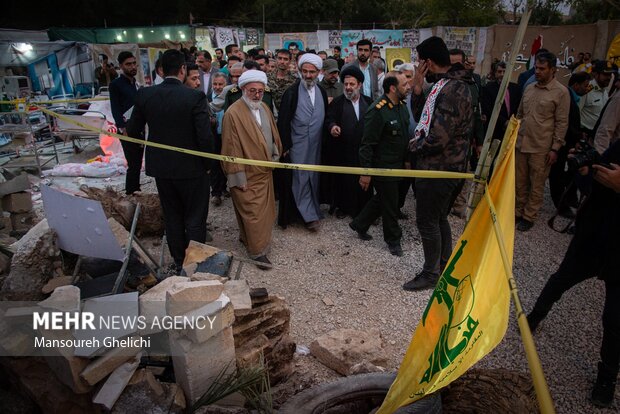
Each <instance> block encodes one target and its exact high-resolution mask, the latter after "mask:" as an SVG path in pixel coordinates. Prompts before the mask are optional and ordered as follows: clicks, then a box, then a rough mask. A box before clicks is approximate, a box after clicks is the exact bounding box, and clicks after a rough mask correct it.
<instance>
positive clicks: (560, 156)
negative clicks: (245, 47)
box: [101, 37, 620, 405]
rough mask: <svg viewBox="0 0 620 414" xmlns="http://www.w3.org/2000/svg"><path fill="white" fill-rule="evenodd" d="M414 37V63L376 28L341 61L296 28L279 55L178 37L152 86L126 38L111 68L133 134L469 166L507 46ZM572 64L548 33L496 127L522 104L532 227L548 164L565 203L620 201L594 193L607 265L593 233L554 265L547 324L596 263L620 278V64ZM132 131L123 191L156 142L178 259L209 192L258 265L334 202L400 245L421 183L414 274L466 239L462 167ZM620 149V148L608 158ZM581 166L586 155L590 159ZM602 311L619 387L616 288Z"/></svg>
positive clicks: (126, 130) (521, 145)
mask: <svg viewBox="0 0 620 414" xmlns="http://www.w3.org/2000/svg"><path fill="white" fill-rule="evenodd" d="M416 51H417V55H418V62H417V66H416V65H414V64H412V63H404V64H402V65H400V66H397V67H395V68H393V69H392V70H390V71H387V72H386V66H385V61H383V59H382V58H381V55H380V50H379V49H378V48H377V47H373V45H372V43H371V42H370V41H369V40H366V39H363V40H360V41H359V42H358V43H357V56H356V57H355V58H354V59H353V60H352V61H351V60H350V59H349V60H350V61H345V60H344V59H343V58H342V57H341V55H340V49H339V48H335V49H334V51H333V55H332V56H329V57H328V54H327V53H326V52H319V53H315V51H302V50H301V49H300V48H299V45H297V44H295V43H294V42H293V43H290V44H289V45H288V48H286V49H281V50H278V51H276V52H275V54H273V55H271V54H265V50H264V49H260V48H258V49H252V50H250V51H248V52H247V53H246V52H243V51H241V50H240V49H239V47H238V45H234V44H232V45H228V46H226V48H225V49H224V50H221V49H217V50H216V59H215V60H213V57H212V56H211V54H210V53H209V52H207V51H198V50H192V51H190V52H189V53H188V52H186V53H183V52H181V51H178V50H168V51H166V52H165V53H163V55H162V56H161V58H160V59H159V60H158V62H157V64H156V70H155V71H156V75H155V77H156V79H157V81H156V82H155V83H156V84H157V86H155V87H150V88H139V87H138V85H137V83H136V81H135V76H136V70H137V64H136V58H135V57H134V56H133V55H132V54H131V53H129V52H122V53H121V54H120V55H119V57H118V64H119V67H120V69H121V74H120V76H118V77H117V78H115V79H112V80H110V81H109V88H110V101H111V106H112V113H113V116H114V119H115V122H116V126H117V128H118V131H119V133H121V134H125V135H128V136H131V137H145V138H146V139H148V140H149V141H153V142H157V143H161V144H166V145H170V146H173V147H179V148H184V149H189V150H196V151H203V152H210V153H215V154H221V155H224V156H230V157H237V158H244V159H251V160H258V161H271V162H285V163H293V164H310V165H335V166H343V167H367V168H381V169H402V168H414V169H418V170H433V171H450V172H465V171H468V170H471V169H472V168H475V165H476V163H477V157H478V156H479V154H480V149H481V146H482V143H483V139H484V136H485V133H486V130H487V129H488V127H489V120H490V118H491V113H492V111H493V108H494V106H495V101H496V98H497V96H498V94H499V91H500V84H501V82H502V79H503V77H504V73H505V70H506V64H505V63H504V62H501V61H495V62H494V63H493V65H492V68H491V72H490V73H489V74H488V75H487V76H480V75H478V74H476V73H474V68H475V64H476V62H475V59H474V58H473V57H472V56H466V55H465V53H463V52H462V51H461V50H458V49H454V50H448V48H447V47H446V44H445V43H444V41H443V40H442V39H441V38H439V37H431V38H429V39H426V40H425V41H423V42H422V43H420V44H419V45H418V46H417V48H416ZM579 68H581V69H579ZM575 69H576V70H575V72H574V73H573V74H572V75H571V76H570V79H569V81H568V87H566V86H564V85H563V84H562V83H561V82H560V81H559V80H558V79H557V58H556V56H555V55H553V54H552V53H551V52H549V51H548V50H545V49H540V50H539V51H538V52H537V53H536V55H535V59H534V66H533V67H532V68H531V69H529V70H526V71H525V72H523V73H522V74H521V75H520V76H519V82H518V83H512V82H510V83H509V85H508V88H507V91H506V94H505V97H504V99H503V101H502V104H501V108H500V112H499V117H498V121H497V124H496V126H495V128H494V130H493V132H492V136H493V138H494V139H498V140H501V139H503V137H504V134H505V131H506V128H507V124H508V122H509V119H510V118H511V116H513V115H514V116H517V117H518V118H520V119H521V127H520V129H519V131H518V138H517V143H516V150H515V151H516V188H515V192H516V209H515V220H516V228H517V229H518V230H519V231H522V232H527V231H529V230H530V229H531V228H532V227H533V226H534V223H535V222H536V220H537V218H538V215H539V211H540V209H541V206H542V204H543V195H544V186H545V183H546V180H547V179H549V182H550V190H551V196H552V200H553V202H554V204H555V205H556V207H557V209H558V214H560V215H564V216H567V217H573V216H574V215H575V211H576V209H577V207H579V200H580V198H579V197H578V195H579V194H593V198H594V199H595V200H596V199H597V197H598V199H603V200H606V202H607V203H608V204H609V203H611V204H610V205H611V206H612V207H611V208H612V210H609V208H610V205H606V206H605V207H599V208H598V210H597V209H596V208H595V209H594V210H593V211H600V210H601V209H603V210H604V211H605V212H610V211H611V212H612V213H610V214H612V216H615V217H616V218H615V221H613V220H612V221H611V222H610V221H603V222H601V221H600V220H599V221H598V222H596V223H595V224H594V226H595V227H596V229H597V230H596V231H597V232H595V233H594V235H596V236H597V243H589V242H585V243H586V244H587V245H588V246H590V247H591V246H600V248H599V249H598V250H596V252H595V253H596V255H595V256H596V257H597V258H598V259H600V260H602V262H601V261H599V262H597V263H598V264H597V265H596V266H594V265H593V267H592V268H590V269H587V270H586V269H584V268H583V266H580V265H575V263H574V260H575V257H582V256H583V249H581V250H579V249H580V248H581V247H580V246H583V244H584V242H583V241H580V242H579V243H577V244H578V245H576V246H573V244H571V249H572V250H570V260H568V259H566V258H565V261H567V260H568V261H567V263H566V264H563V267H561V269H560V270H559V271H558V273H557V274H556V275H554V276H553V277H552V279H550V281H549V284H548V285H550V287H549V286H547V287H546V288H545V290H544V291H543V294H541V298H540V299H539V301H538V302H537V305H536V308H535V309H534V311H533V312H532V314H531V315H530V318H529V319H530V324H531V325H532V328H533V329H535V328H536V326H537V325H538V324H539V323H540V321H541V320H542V319H543V318H544V317H545V316H546V314H547V313H548V312H549V310H550V309H551V306H552V305H553V303H554V302H555V301H557V300H558V299H559V297H560V296H561V295H562V293H563V292H564V291H565V290H567V289H569V288H570V287H571V286H573V285H574V284H576V283H579V282H580V281H582V280H584V279H586V278H588V277H592V276H599V277H602V278H608V279H606V283H607V293H608V297H609V295H610V294H612V293H613V292H616V291H617V289H618V287H619V283H618V282H617V280H615V279H617V278H615V279H612V278H611V276H609V275H611V274H612V273H613V272H612V271H610V269H612V268H613V269H617V266H616V264H617V261H618V259H617V254H615V255H613V254H611V253H610V254H609V255H608V256H609V257H611V256H613V257H616V258H615V259H613V260H611V259H609V257H608V256H605V254H607V253H609V252H611V251H612V250H613V249H615V250H616V253H617V250H618V247H619V246H618V241H617V240H618V239H617V235H616V236H613V237H612V236H611V235H613V234H617V233H615V232H617V231H618V227H619V226H618V222H619V220H618V218H617V212H618V211H619V210H617V209H618V207H619V206H620V204H619V197H618V193H619V192H620V167H618V165H617V164H618V163H619V162H620V150H619V149H618V148H620V143H619V142H618V141H620V140H619V137H620V126H619V124H620V113H619V112H620V105H619V103H620V102H619V100H620V92H617V90H618V89H620V80H619V77H618V73H617V68H616V66H614V65H613V64H611V63H609V62H607V61H604V60H598V61H594V62H592V64H591V65H581V66H578V67H576V68H575ZM101 76H102V77H104V76H105V77H106V80H109V79H110V78H111V76H110V74H107V75H106V74H105V73H102V74H101ZM612 79H613V82H612ZM147 125H148V132H147V131H146V128H145V127H146V126H147ZM122 144H123V150H124V152H125V157H126V159H127V163H128V172H127V177H126V192H127V193H128V194H131V193H133V192H136V191H139V190H140V181H139V179H140V169H141V165H142V157H143V153H145V166H146V174H147V175H149V176H152V177H155V181H156V184H157V189H158V192H159V196H160V199H161V204H162V208H163V212H164V219H165V224H166V234H167V237H168V244H169V249H170V252H171V255H172V257H173V259H174V265H173V268H174V269H173V270H174V271H180V269H181V267H182V263H183V260H184V257H185V249H186V247H187V245H188V243H189V241H190V240H195V241H198V242H205V241H209V240H210V238H211V236H210V235H209V234H208V232H207V229H206V221H207V215H208V211H209V204H210V203H211V204H212V205H213V206H215V207H219V206H220V205H222V198H223V197H227V196H230V197H231V198H232V202H233V206H234V211H235V215H236V219H237V223H238V226H239V240H240V242H241V243H243V245H244V246H245V247H246V249H247V252H248V255H249V256H250V257H251V258H252V259H254V260H255V262H256V264H257V266H258V267H259V268H261V269H265V270H266V269H269V268H271V267H272V264H271V262H270V260H269V258H268V257H267V254H268V252H269V246H270V243H271V238H272V228H273V226H274V224H275V223H276V221H277V223H278V225H279V226H281V227H282V228H283V229H286V228H287V226H289V225H291V224H295V223H299V224H301V225H303V226H305V228H307V230H308V231H310V232H317V231H320V227H321V221H322V219H323V218H324V213H323V210H322V209H321V205H325V204H327V205H329V210H328V211H329V214H335V215H336V217H337V218H345V217H347V216H348V217H350V219H351V221H350V222H349V227H350V228H351V229H352V230H353V231H354V232H355V233H356V234H357V236H358V237H359V239H361V240H362V241H367V240H370V239H371V238H372V236H371V235H370V234H369V232H368V230H369V228H370V226H372V225H376V224H377V223H378V219H379V218H380V219H381V225H382V228H383V239H384V241H385V242H386V245H387V248H388V250H389V252H390V253H391V254H393V255H396V256H402V255H403V250H402V246H401V238H402V229H401V224H400V223H399V220H404V219H407V218H408V217H407V215H406V214H404V213H403V211H402V207H403V205H404V203H405V200H406V199H407V194H408V192H409V190H410V189H411V190H412V192H413V195H414V197H415V200H416V204H415V209H416V225H417V227H418V230H419V232H420V236H421V239H422V247H423V253H424V263H423V266H422V269H421V271H420V272H418V273H417V274H415V276H414V277H413V278H412V279H411V280H409V281H408V282H407V283H405V284H404V285H403V288H404V289H405V290H412V291H416V290H423V289H431V288H434V287H435V285H436V283H437V281H438V280H439V277H440V275H441V273H442V272H443V269H444V267H445V266H446V263H447V262H448V259H449V257H450V254H451V252H452V232H451V228H450V222H449V221H448V215H449V214H450V213H452V214H454V215H456V216H458V217H463V215H464V207H465V202H464V199H465V197H464V194H465V192H466V190H464V182H463V180H460V179H425V178H418V179H415V180H414V179H402V178H400V177H394V176H373V177H371V176H358V175H351V174H348V175H347V174H329V173H319V172H314V171H306V170H301V169H273V168H270V167H267V166H263V165H261V166H258V165H246V164H240V163H231V162H219V161H211V160H209V159H207V158H201V157H197V156H193V155H190V154H187V153H186V152H177V151H169V150H164V149H160V148H154V147H150V146H148V147H147V148H146V150H145V149H144V147H143V146H141V145H139V144H135V143H129V142H125V141H123V142H122ZM610 151H611V153H612V154H616V157H615V158H614V156H612V157H611V158H610V155H609V154H610ZM571 153H575V154H576V155H577V156H578V157H579V159H583V158H584V157H585V158H586V162H585V164H584V165H579V166H578V167H584V166H585V167H586V169H588V168H589V171H590V177H592V171H596V175H595V176H594V178H595V180H597V181H598V182H597V183H596V182H595V184H592V180H589V181H587V180H584V179H583V178H580V174H579V173H578V172H577V171H576V169H575V168H572V169H571V168H568V165H569V164H571V162H572V161H571V160H573V161H574V158H576V157H574V156H573V155H571ZM603 154H604V155H603ZM601 155H602V158H601ZM589 158H592V160H590V161H588V160H589ZM605 160H607V162H610V163H611V164H607V163H606V162H603V161H605ZM573 163H574V162H573ZM579 171H580V172H581V173H584V169H583V168H580V169H579ZM601 188H603V189H601ZM601 193H602V194H604V195H603V196H600V195H597V194H601ZM610 200H611V201H610ZM276 202H277V203H278V204H279V206H278V208H276ZM590 204H592V202H591V203H590ZM613 209H616V210H615V211H614V210H613ZM586 210H587V209H586ZM590 210H592V208H591V209H590ZM584 221H587V220H584ZM597 226H598V227H597ZM575 232H576V234H577V235H578V236H579V237H577V236H576V237H575V240H589V238H591V237H592V232H590V233H587V234H586V235H584V234H583V231H581V230H580V226H579V222H578V223H577V229H576V230H575ZM601 240H603V241H604V243H601V242H600V241H601ZM588 243H589V244H588ZM605 243H606V244H605ZM610 246H611V248H610ZM577 250H578V251H577ZM587 251H588V252H591V249H587ZM606 252H607V253H606ZM593 254H594V253H593ZM568 257H569V254H568V253H567V258H568ZM592 257H594V256H592ZM591 259H592V258H591V257H589V258H588V261H587V263H590V262H592V260H591ZM598 259H597V260H598ZM584 260H586V259H584ZM614 260H615V261H614ZM600 263H603V265H600ZM601 266H602V267H601ZM612 301H613V300H612ZM604 321H605V323H604V326H605V336H604V339H603V350H602V351H601V359H602V362H601V364H602V365H601V366H599V376H601V377H600V378H599V379H600V381H597V386H598V388H595V391H596V393H593V395H592V400H593V401H594V402H595V403H597V404H599V405H608V404H610V403H611V402H613V390H615V378H616V376H617V373H618V366H619V363H620V360H619V358H620V339H619V338H620V315H619V314H618V306H612V305H611V304H609V309H608V305H607V304H606V313H605V315H604ZM612 377H613V380H612ZM610 384H611V385H610ZM610 389H611V390H612V391H610ZM610 392H611V394H610Z"/></svg>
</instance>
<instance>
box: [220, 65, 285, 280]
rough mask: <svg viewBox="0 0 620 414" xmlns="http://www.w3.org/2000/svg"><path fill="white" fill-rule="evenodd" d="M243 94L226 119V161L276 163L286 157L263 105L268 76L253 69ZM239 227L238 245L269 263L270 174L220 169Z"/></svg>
mask: <svg viewBox="0 0 620 414" xmlns="http://www.w3.org/2000/svg"><path fill="white" fill-rule="evenodd" d="M238 85H239V88H241V91H242V92H243V96H242V98H241V99H239V100H237V101H236V102H235V103H234V104H233V105H232V106H231V107H230V108H228V110H227V111H226V113H225V114H224V121H223V125H222V155H228V156H232V157H238V158H246V159H252V160H260V161H277V160H278V159H279V158H280V154H281V153H282V143H281V142H280V135H279V134H278V128H277V127H276V122H275V119H274V117H273V113H272V112H271V110H270V108H268V107H267V105H266V104H265V103H264V102H263V101H262V98H263V95H264V94H265V91H266V88H267V76H266V75H265V73H264V72H262V71H260V70H255V69H251V70H248V71H246V72H244V73H243V74H242V75H241V77H240V78H239V83H238ZM222 169H223V170H224V172H225V174H226V178H227V180H228V186H229V187H230V194H231V197H232V200H233V205H234V207H235V215H236V216H237V223H238V224H239V240H240V241H241V242H242V243H243V244H244V245H245V247H246V249H247V251H248V254H249V256H250V258H252V259H254V260H256V261H258V262H262V263H265V266H262V265H258V267H259V269H262V270H267V269H269V268H270V267H271V266H270V265H271V262H270V261H269V259H268V258H267V251H268V249H269V245H270V243H271V231H272V228H273V223H274V222H275V219H276V200H275V191H274V185H273V179H272V169H271V168H266V167H257V166H252V165H241V164H233V163H227V162H224V163H222Z"/></svg>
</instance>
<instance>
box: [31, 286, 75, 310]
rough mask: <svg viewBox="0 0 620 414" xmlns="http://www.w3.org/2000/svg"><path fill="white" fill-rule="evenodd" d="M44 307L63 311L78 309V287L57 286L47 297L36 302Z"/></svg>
mask: <svg viewBox="0 0 620 414" xmlns="http://www.w3.org/2000/svg"><path fill="white" fill-rule="evenodd" d="M37 305H39V306H40V307H42V308H44V309H51V310H58V311H63V312H79V311H80V288H79V287H77V286H73V285H67V286H59V287H57V288H56V289H54V291H53V292H52V294H51V295H50V297H49V298H47V299H45V300H42V301H41V302H39V303H37Z"/></svg>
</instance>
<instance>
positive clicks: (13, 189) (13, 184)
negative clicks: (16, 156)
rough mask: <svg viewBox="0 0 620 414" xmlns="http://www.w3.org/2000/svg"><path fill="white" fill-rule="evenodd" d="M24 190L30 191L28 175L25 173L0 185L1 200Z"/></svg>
mask: <svg viewBox="0 0 620 414" xmlns="http://www.w3.org/2000/svg"><path fill="white" fill-rule="evenodd" d="M26 190H30V180H28V173H26V172H22V173H21V174H20V175H18V176H17V177H15V178H13V179H11V180H7V181H5V182H3V183H0V197H2V198H4V197H5V196H6V195H9V194H13V193H17V192H20V191H26Z"/></svg>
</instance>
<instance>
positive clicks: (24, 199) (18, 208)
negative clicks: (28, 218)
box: [2, 191, 32, 213]
mask: <svg viewBox="0 0 620 414" xmlns="http://www.w3.org/2000/svg"><path fill="white" fill-rule="evenodd" d="M2 209H3V210H4V211H8V212H10V213H27V212H29V211H30V210H32V196H31V195H30V193H28V192H25V191H22V192H19V193H13V194H8V195H5V196H4V197H2Z"/></svg>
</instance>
